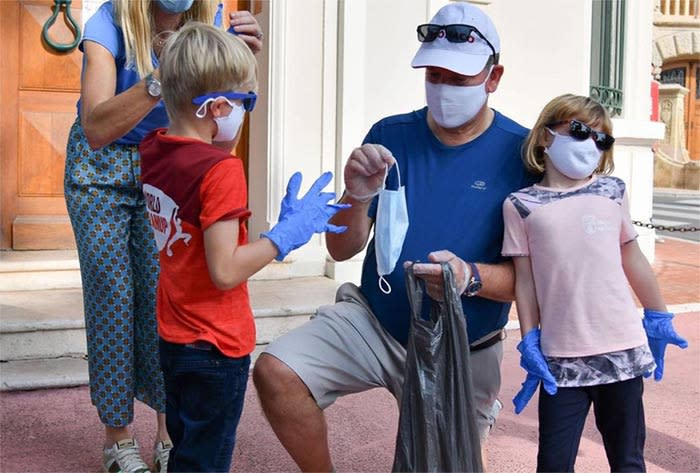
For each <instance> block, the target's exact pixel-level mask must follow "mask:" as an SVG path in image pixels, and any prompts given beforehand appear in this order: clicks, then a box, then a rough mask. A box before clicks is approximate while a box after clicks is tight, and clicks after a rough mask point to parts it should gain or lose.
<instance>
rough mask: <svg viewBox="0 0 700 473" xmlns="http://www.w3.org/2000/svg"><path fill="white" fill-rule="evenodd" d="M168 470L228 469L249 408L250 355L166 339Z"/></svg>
mask: <svg viewBox="0 0 700 473" xmlns="http://www.w3.org/2000/svg"><path fill="white" fill-rule="evenodd" d="M160 361H161V365H162V368H163V375H164V378H165V393H166V401H167V403H166V411H165V413H166V423H167V427H168V433H169V434H170V437H171V438H172V441H173V449H172V450H171V451H170V459H169V461H168V471H169V472H170V471H172V472H184V471H187V472H202V471H206V472H228V471H229V470H230V468H231V457H232V455H233V448H234V446H235V444H236V428H237V427H238V421H239V420H240V418H241V412H242V411H243V401H244V399H245V390H246V386H247V384H248V370H249V368H250V356H245V357H242V358H229V357H227V356H225V355H224V354H222V353H221V352H220V351H219V350H217V349H216V348H215V347H214V346H213V345H210V344H208V343H205V342H197V343H194V344H188V345H179V344H175V343H169V342H166V341H165V340H163V339H161V340H160Z"/></svg>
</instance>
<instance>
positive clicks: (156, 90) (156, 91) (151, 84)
mask: <svg viewBox="0 0 700 473" xmlns="http://www.w3.org/2000/svg"><path fill="white" fill-rule="evenodd" d="M147 90H148V94H149V95H151V96H153V97H160V82H158V81H157V80H156V79H151V80H149V81H148V88H147Z"/></svg>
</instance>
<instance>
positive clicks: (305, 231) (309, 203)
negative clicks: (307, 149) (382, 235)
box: [261, 172, 350, 261]
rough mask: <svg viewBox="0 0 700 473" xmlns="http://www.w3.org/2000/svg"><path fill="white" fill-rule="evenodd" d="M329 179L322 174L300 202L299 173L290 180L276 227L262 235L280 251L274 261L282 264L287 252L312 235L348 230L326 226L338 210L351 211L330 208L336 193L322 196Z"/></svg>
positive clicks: (326, 175)
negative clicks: (330, 202)
mask: <svg viewBox="0 0 700 473" xmlns="http://www.w3.org/2000/svg"><path fill="white" fill-rule="evenodd" d="M332 178H333V173H331V172H325V173H323V174H321V177H319V178H318V179H316V182H314V183H313V185H312V186H311V188H310V189H309V191H308V192H307V193H306V195H304V197H302V198H301V199H298V198H297V194H299V188H300V187H301V179H302V177H301V173H299V172H295V173H294V175H292V177H291V178H290V179H289V183H288V184H287V194H286V195H285V196H284V199H282V206H281V209H280V218H279V221H278V222H277V225H275V226H274V227H272V228H271V229H270V231H268V232H266V233H263V234H261V236H264V237H266V238H269V239H270V240H272V243H274V244H275V246H276V247H277V249H278V250H279V254H278V255H277V257H276V258H275V259H276V260H277V261H282V260H283V259H284V257H285V256H287V254H288V253H289V252H290V251H292V250H296V249H297V248H299V247H300V246H302V245H304V244H306V242H308V241H309V240H310V239H311V237H312V236H313V235H314V233H323V232H331V233H343V232H344V231H345V230H347V227H339V226H336V225H331V224H330V223H328V219H330V218H331V217H332V216H333V215H335V214H336V213H337V212H338V211H339V210H341V209H346V208H348V207H350V205H349V204H329V203H328V201H330V200H334V199H335V192H321V190H322V189H323V188H324V187H326V186H327V185H328V183H329V182H330V181H331V179H332Z"/></svg>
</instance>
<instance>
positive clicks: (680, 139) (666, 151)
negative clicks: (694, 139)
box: [659, 84, 689, 163]
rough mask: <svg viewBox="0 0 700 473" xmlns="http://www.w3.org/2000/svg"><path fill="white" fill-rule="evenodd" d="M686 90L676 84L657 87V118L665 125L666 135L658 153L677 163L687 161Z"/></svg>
mask: <svg viewBox="0 0 700 473" xmlns="http://www.w3.org/2000/svg"><path fill="white" fill-rule="evenodd" d="M687 94H688V89H686V88H685V87H683V86H682V85H678V84H661V85H660V86H659V108H660V111H659V116H660V118H661V121H662V122H664V123H665V124H666V134H665V135H664V140H663V142H662V143H661V144H660V145H659V151H660V152H661V153H663V155H664V156H665V157H666V158H667V159H669V160H670V161H674V162H677V163H686V162H688V160H689V156H688V150H687V149H686V147H685V96H686V95H687Z"/></svg>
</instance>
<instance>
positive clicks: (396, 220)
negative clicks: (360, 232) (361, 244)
mask: <svg viewBox="0 0 700 473" xmlns="http://www.w3.org/2000/svg"><path fill="white" fill-rule="evenodd" d="M396 172H397V174H398V172H399V165H398V163H397V164H396ZM387 173H388V170H387ZM407 230H408V208H407V207H406V188H405V187H404V186H402V185H401V175H400V174H399V188H398V189H397V190H390V189H387V188H386V182H385V183H384V185H383V186H382V190H381V191H380V192H379V202H378V205H377V217H376V223H375V227H374V252H375V254H376V257H377V274H379V289H381V291H382V292H383V293H384V294H390V293H391V285H390V284H389V282H388V281H387V280H386V279H385V278H384V276H385V275H387V274H391V273H392V271H394V267H395V266H396V262H397V261H398V260H399V256H401V250H402V249H403V242H404V239H405V238H406V231H407Z"/></svg>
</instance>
